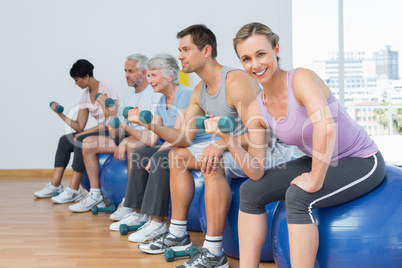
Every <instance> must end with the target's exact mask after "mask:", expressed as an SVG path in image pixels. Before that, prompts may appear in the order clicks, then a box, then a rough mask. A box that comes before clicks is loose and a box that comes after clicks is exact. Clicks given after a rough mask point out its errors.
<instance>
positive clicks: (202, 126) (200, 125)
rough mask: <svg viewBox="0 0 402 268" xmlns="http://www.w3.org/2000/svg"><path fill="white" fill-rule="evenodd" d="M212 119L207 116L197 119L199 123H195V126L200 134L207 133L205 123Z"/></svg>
mask: <svg viewBox="0 0 402 268" xmlns="http://www.w3.org/2000/svg"><path fill="white" fill-rule="evenodd" d="M209 118H210V117H209V116H207V115H205V116H200V117H198V118H197V121H195V126H196V128H197V129H198V131H200V132H205V124H204V121H205V120H207V119H209Z"/></svg>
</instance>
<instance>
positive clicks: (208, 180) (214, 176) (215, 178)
mask: <svg viewBox="0 0 402 268" xmlns="http://www.w3.org/2000/svg"><path fill="white" fill-rule="evenodd" d="M203 177H204V183H205V185H210V184H212V185H213V184H216V183H219V182H220V181H222V180H224V181H227V180H226V177H225V169H224V167H223V165H222V164H218V165H217V166H216V168H215V169H212V168H211V171H210V172H209V173H203Z"/></svg>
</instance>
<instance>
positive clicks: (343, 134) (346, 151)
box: [257, 69, 378, 161]
mask: <svg viewBox="0 0 402 268" xmlns="http://www.w3.org/2000/svg"><path fill="white" fill-rule="evenodd" d="M295 70H296V69H293V70H290V71H289V72H288V73H287V86H288V111H287V115H286V118H285V119H284V120H282V121H277V120H275V119H274V118H272V117H271V115H270V114H269V113H268V111H267V109H266V106H265V102H264V100H263V97H264V95H263V91H261V92H260V93H259V94H258V96H257V104H258V109H259V111H260V113H261V116H262V118H263V121H264V123H265V125H266V127H267V128H269V129H272V130H273V132H274V133H275V134H276V135H277V137H278V138H279V139H280V140H281V141H282V142H284V143H285V144H288V145H296V146H297V147H298V148H299V149H300V150H301V151H303V152H304V153H305V154H307V155H308V156H310V157H311V156H312V152H313V145H312V143H313V125H312V123H311V121H310V119H309V117H308V114H307V110H306V107H304V106H302V105H300V104H299V103H297V101H296V98H295V96H294V93H293V88H292V79H293V74H294V72H295ZM327 102H328V108H329V110H330V112H331V115H332V118H333V120H334V122H335V124H336V140H335V147H334V151H333V154H332V157H331V161H336V160H338V159H342V158H344V157H366V156H368V155H372V154H374V153H376V152H377V151H378V148H377V146H376V144H375V143H374V141H373V140H372V139H371V138H370V137H369V136H368V134H367V132H366V131H365V130H364V129H363V127H362V126H360V125H359V124H357V123H356V122H355V121H354V120H353V119H352V118H351V117H350V116H349V114H348V113H347V112H346V109H345V108H344V107H343V106H342V105H341V104H340V103H339V102H338V100H337V99H336V98H335V96H334V95H333V94H332V92H330V96H329V98H328V101H327ZM323 116H325V115H323Z"/></svg>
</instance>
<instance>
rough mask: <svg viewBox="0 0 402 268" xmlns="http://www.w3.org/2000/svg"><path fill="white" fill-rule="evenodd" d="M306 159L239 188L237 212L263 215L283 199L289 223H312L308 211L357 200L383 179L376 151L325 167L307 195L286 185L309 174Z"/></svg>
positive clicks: (288, 164)
mask: <svg viewBox="0 0 402 268" xmlns="http://www.w3.org/2000/svg"><path fill="white" fill-rule="evenodd" d="M311 163H312V160H311V158H310V157H308V156H304V157H301V158H298V159H296V160H293V161H289V162H287V163H286V164H285V165H282V166H277V167H274V168H271V169H268V170H267V171H265V174H264V176H263V177H262V178H261V179H260V180H258V181H253V180H250V179H249V180H247V181H246V182H244V183H243V184H242V186H241V188H240V210H241V211H242V212H245V213H249V214H262V213H265V205H267V204H268V203H271V202H274V201H278V200H285V203H286V217H287V222H288V223H290V224H308V223H315V220H314V217H313V215H312V211H311V210H312V209H314V208H323V207H329V206H335V205H339V204H342V203H345V202H348V201H350V200H353V199H355V198H358V197H360V196H362V195H364V194H366V193H368V192H370V191H371V190H373V189H374V188H375V187H377V186H378V185H379V184H380V183H381V182H382V180H383V179H384V176H385V163H384V159H383V157H382V155H381V153H380V152H377V153H376V154H375V155H373V156H370V157H367V158H360V157H346V158H342V159H340V160H338V161H337V162H335V163H332V164H331V165H329V167H328V171H327V174H326V176H325V180H324V185H323V187H322V188H321V189H320V190H319V191H317V192H315V193H308V192H306V191H304V190H302V189H301V188H299V187H298V186H296V185H292V186H290V182H291V181H292V180H293V179H294V178H296V177H297V176H299V175H301V174H302V173H306V172H310V171H311Z"/></svg>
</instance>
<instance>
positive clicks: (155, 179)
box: [110, 54, 208, 242]
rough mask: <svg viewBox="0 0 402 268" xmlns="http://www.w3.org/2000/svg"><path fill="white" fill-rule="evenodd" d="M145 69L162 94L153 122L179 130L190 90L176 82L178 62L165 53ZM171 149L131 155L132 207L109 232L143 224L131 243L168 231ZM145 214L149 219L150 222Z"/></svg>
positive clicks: (128, 200)
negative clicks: (121, 227) (130, 211)
mask: <svg viewBox="0 0 402 268" xmlns="http://www.w3.org/2000/svg"><path fill="white" fill-rule="evenodd" d="M147 68H148V77H149V84H150V85H151V86H152V87H153V89H154V91H155V92H158V93H162V94H163V96H162V97H161V99H160V101H159V103H158V107H157V108H156V114H155V116H154V117H153V123H154V124H160V125H163V126H167V127H172V128H178V129H179V128H180V126H181V124H182V122H183V118H184V113H185V111H186V108H187V106H188V103H189V101H190V96H191V93H192V89H191V88H189V87H186V86H183V85H181V84H180V83H179V66H178V62H177V60H176V59H175V58H174V57H172V56H170V55H167V54H158V55H156V56H155V57H153V58H151V59H150V60H149V61H148V65H147ZM197 135H198V134H197ZM200 135H201V136H204V135H208V134H205V133H202V134H200ZM199 137H200V136H199ZM172 147H173V145H172V144H171V143H169V142H164V143H163V144H160V145H154V146H152V147H149V146H147V147H143V148H141V149H138V150H136V151H135V152H134V153H133V154H132V160H131V171H130V174H129V180H128V183H127V190H126V196H125V201H124V207H125V208H132V209H133V212H132V213H130V214H127V215H126V216H124V218H123V219H121V220H120V221H118V222H115V223H112V224H111V225H110V230H112V231H118V230H119V228H120V225H121V224H126V225H127V226H134V225H140V224H142V223H144V222H145V224H144V225H143V226H142V227H141V228H140V229H138V231H137V232H135V233H133V234H131V235H130V236H129V237H128V240H129V241H132V242H144V241H147V240H151V239H153V238H155V237H156V236H158V235H160V234H163V233H165V232H166V231H167V230H168V228H167V225H166V222H165V221H164V218H165V217H167V216H168V212H169V201H170V188H169V175H170V172H169V158H168V154H169V151H170V149H171V148H172ZM115 213H117V211H116V212H115ZM148 215H150V216H151V217H150V219H148Z"/></svg>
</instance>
